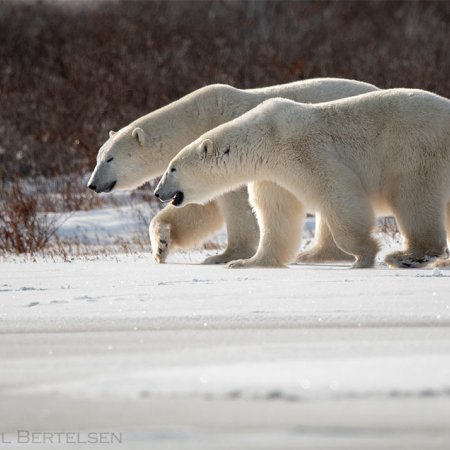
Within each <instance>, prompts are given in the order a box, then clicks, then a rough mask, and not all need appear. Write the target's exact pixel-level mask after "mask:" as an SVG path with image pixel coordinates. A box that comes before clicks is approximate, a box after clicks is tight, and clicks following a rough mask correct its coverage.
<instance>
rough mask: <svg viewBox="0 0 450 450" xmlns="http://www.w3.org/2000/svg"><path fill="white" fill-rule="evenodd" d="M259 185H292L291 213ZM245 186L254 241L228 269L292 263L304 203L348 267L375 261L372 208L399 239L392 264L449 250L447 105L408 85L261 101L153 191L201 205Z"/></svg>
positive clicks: (176, 163) (187, 153) (188, 154)
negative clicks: (330, 97) (318, 98)
mask: <svg viewBox="0 0 450 450" xmlns="http://www.w3.org/2000/svg"><path fill="white" fill-rule="evenodd" d="M205 141H207V142H208V145H207V147H206V148H207V152H206V153H207V154H206V156H205V154H204V153H205V145H204V143H205ZM174 169H175V170H174ZM267 182H272V183H277V184H278V185H279V186H281V187H282V188H284V189H285V190H287V191H289V192H290V194H289V195H288V197H287V199H288V200H287V201H288V202H289V205H290V206H289V207H288V208H286V206H285V205H283V204H280V203H279V201H278V196H277V195H274V194H273V193H272V191H271V188H270V185H269V186H268V185H267ZM247 183H252V185H251V188H250V192H251V201H252V203H253V204H254V206H255V208H256V210H257V216H258V222H259V225H260V230H261V234H262V236H261V241H260V246H259V248H258V251H257V253H256V255H255V256H253V257H252V258H250V259H248V260H238V261H234V262H232V263H231V266H232V267H260V266H273V267H280V266H284V265H285V264H287V263H289V262H291V261H293V259H294V255H295V252H296V250H297V248H298V245H299V236H300V226H301V222H302V218H303V217H304V215H305V209H306V210H312V211H319V212H320V213H321V216H322V219H323V220H324V221H325V222H326V223H327V224H328V227H329V228H330V230H331V233H332V236H333V238H334V240H335V242H336V244H337V245H338V247H339V248H340V249H341V250H343V251H344V252H346V253H348V254H350V255H353V256H354V257H355V258H356V262H355V264H354V267H359V268H363V267H371V266H373V263H374V260H375V256H376V253H377V251H378V244H377V242H376V241H375V240H374V239H373V237H372V236H371V231H372V228H373V226H374V222H375V214H386V213H391V214H393V215H394V216H395V217H396V219H397V222H398V224H399V227H400V230H401V232H402V233H403V235H404V238H405V241H406V249H405V250H404V251H401V252H395V253H393V254H390V255H388V256H387V257H386V262H387V263H388V264H389V265H390V266H396V267H420V266H423V265H426V264H427V263H429V262H430V261H432V260H435V259H436V258H442V257H446V256H448V250H447V242H446V230H445V221H446V211H445V209H446V206H447V205H448V204H449V201H450V101H449V100H447V99H445V98H443V97H440V96H438V95H435V94H432V93H429V92H425V91H420V90H414V89H391V90H386V91H378V92H372V93H368V94H362V95H360V96H356V97H352V98H347V99H342V100H336V101H333V102H327V103H322V104H318V105H306V104H300V103H295V102H292V101H290V100H285V99H272V100H268V101H266V102H264V103H263V104H261V105H259V106H257V107H256V108H254V109H253V110H252V111H250V112H248V113H246V114H244V115H242V116H241V117H239V118H237V119H235V120H233V121H231V122H228V123H226V124H224V125H221V126H219V127H217V128H215V129H213V130H211V131H209V132H207V133H205V134H204V135H203V136H201V137H200V138H199V139H197V140H196V141H194V142H193V143H192V144H190V145H189V146H187V147H186V148H185V149H184V150H182V151H181V152H180V153H179V154H178V155H177V156H176V157H175V158H174V159H173V160H172V161H171V163H170V164H169V168H168V170H167V171H166V172H165V174H164V176H163V178H162V179H161V182H160V184H159V186H158V188H157V191H156V192H157V193H158V194H159V195H160V196H161V197H163V198H168V197H170V196H171V195H172V194H173V192H176V191H181V192H183V194H184V203H183V204H188V203H201V202H205V201H208V200H211V199H213V198H215V197H217V196H219V195H222V194H223V193H224V192H227V191H229V190H232V189H236V188H237V187H239V186H242V185H244V184H247Z"/></svg>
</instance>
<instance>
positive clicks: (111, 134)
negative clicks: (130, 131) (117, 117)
mask: <svg viewBox="0 0 450 450" xmlns="http://www.w3.org/2000/svg"><path fill="white" fill-rule="evenodd" d="M115 134H116V131H113V130H111V131H110V132H109V137H110V138H112V137H113V136H114V135H115Z"/></svg>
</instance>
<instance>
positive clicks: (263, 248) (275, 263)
mask: <svg viewBox="0 0 450 450" xmlns="http://www.w3.org/2000/svg"><path fill="white" fill-rule="evenodd" d="M249 193H250V203H251V204H252V206H253V207H254V208H255V212H256V216H257V219H258V224H259V228H260V233H261V239H260V243H259V247H258V251H257V252H256V254H255V255H254V256H253V257H251V258H250V259H240V260H237V261H232V262H231V263H230V264H229V266H228V267H230V268H233V269H234V268H250V267H286V265H287V264H289V263H291V262H292V261H294V259H295V256H296V254H297V251H298V247H299V246H300V241H301V236H302V229H303V223H304V219H305V210H304V207H303V205H302V204H301V203H300V202H299V201H298V200H297V198H296V197H295V196H294V195H293V194H291V193H290V192H288V191H286V190H285V189H283V188H282V187H280V186H278V185H276V184H274V183H271V182H269V181H258V182H255V183H251V184H250V185H249Z"/></svg>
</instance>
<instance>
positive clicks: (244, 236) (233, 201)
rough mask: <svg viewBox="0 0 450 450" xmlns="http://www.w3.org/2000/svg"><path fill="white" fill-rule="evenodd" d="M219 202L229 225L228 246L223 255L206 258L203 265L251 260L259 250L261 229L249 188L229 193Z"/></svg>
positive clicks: (218, 200)
mask: <svg viewBox="0 0 450 450" xmlns="http://www.w3.org/2000/svg"><path fill="white" fill-rule="evenodd" d="M217 202H218V204H219V208H220V210H221V212H222V215H223V217H224V219H225V223H226V225H227V235H228V244H227V248H226V249H225V251H224V252H223V253H221V254H220V255H214V256H210V257H208V258H206V259H205V261H204V262H203V264H225V263H227V262H230V261H233V260H234V259H247V258H250V257H251V256H253V255H254V254H255V253H256V250H257V248H258V242H259V227H258V222H257V221H256V216H255V214H254V213H253V210H252V208H251V206H250V203H249V194H248V190H247V187H243V188H240V189H237V190H236V191H233V192H229V193H227V194H225V195H223V196H221V197H219V198H218V199H217Z"/></svg>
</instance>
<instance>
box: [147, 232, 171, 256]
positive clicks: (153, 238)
mask: <svg viewBox="0 0 450 450" xmlns="http://www.w3.org/2000/svg"><path fill="white" fill-rule="evenodd" d="M150 242H151V246H152V255H153V258H154V260H155V261H156V262H157V263H158V264H164V263H165V262H166V259H167V256H168V255H169V245H170V225H169V224H168V223H158V224H153V223H152V224H151V225H150Z"/></svg>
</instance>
